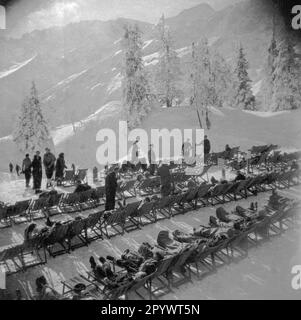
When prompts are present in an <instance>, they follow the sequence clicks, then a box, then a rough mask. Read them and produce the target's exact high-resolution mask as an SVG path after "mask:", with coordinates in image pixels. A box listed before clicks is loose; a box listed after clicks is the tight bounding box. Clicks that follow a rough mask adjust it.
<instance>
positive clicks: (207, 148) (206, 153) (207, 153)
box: [203, 136, 211, 162]
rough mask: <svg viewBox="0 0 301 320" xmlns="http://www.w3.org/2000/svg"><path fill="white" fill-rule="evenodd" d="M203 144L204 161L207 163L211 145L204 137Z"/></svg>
mask: <svg viewBox="0 0 301 320" xmlns="http://www.w3.org/2000/svg"><path fill="white" fill-rule="evenodd" d="M203 143H204V160H205V162H207V159H208V156H209V153H210V150H211V144H210V141H209V139H208V137H207V136H205V137H204V142H203Z"/></svg>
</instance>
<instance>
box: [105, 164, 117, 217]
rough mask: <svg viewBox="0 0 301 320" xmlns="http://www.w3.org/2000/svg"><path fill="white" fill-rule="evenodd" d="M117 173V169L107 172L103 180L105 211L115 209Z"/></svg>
mask: <svg viewBox="0 0 301 320" xmlns="http://www.w3.org/2000/svg"><path fill="white" fill-rule="evenodd" d="M117 171H118V168H117V167H116V168H114V170H113V171H111V172H109V173H108V175H107V176H106V180H105V190H106V205H105V210H106V211H109V210H114V209H115V197H116V190H117V185H118V184H117Z"/></svg>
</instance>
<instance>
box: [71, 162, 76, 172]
mask: <svg viewBox="0 0 301 320" xmlns="http://www.w3.org/2000/svg"><path fill="white" fill-rule="evenodd" d="M71 168H72V170H73V173H74V174H75V164H74V163H72V165H71Z"/></svg>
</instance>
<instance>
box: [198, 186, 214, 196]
mask: <svg viewBox="0 0 301 320" xmlns="http://www.w3.org/2000/svg"><path fill="white" fill-rule="evenodd" d="M210 188H211V185H210V184H204V185H201V186H200V188H199V190H198V194H197V197H198V198H202V197H205V196H206V195H207V194H208V191H209V189H210Z"/></svg>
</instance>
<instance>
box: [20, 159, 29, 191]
mask: <svg viewBox="0 0 301 320" xmlns="http://www.w3.org/2000/svg"><path fill="white" fill-rule="evenodd" d="M22 172H23V173H24V175H25V182H26V188H29V181H30V178H31V160H30V158H29V154H26V156H25V159H24V160H23V163H22Z"/></svg>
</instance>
